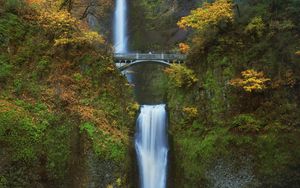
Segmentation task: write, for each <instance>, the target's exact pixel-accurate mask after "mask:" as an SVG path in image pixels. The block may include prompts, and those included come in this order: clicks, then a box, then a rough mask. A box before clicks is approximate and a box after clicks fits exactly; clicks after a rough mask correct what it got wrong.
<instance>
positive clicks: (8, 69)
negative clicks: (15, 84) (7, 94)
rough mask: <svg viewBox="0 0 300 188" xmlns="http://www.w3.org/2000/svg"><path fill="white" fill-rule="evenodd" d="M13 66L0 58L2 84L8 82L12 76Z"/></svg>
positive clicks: (0, 80)
mask: <svg viewBox="0 0 300 188" xmlns="http://www.w3.org/2000/svg"><path fill="white" fill-rule="evenodd" d="M12 68H13V66H12V65H11V64H9V63H7V62H5V61H3V60H1V58H0V82H2V83H3V82H6V81H7V79H8V78H9V77H10V76H11V74H12Z"/></svg>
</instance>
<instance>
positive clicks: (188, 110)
mask: <svg viewBox="0 0 300 188" xmlns="http://www.w3.org/2000/svg"><path fill="white" fill-rule="evenodd" d="M182 111H183V113H184V114H185V115H186V116H187V117H188V118H190V119H194V118H196V117H197V116H198V110H197V108H195V107H184V108H183V109H182Z"/></svg>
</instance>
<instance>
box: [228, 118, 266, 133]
mask: <svg viewBox="0 0 300 188" xmlns="http://www.w3.org/2000/svg"><path fill="white" fill-rule="evenodd" d="M232 125H233V126H234V127H237V128H238V129H239V130H241V131H243V132H258V131H259V130H260V128H261V126H262V123H261V121H259V120H257V119H256V118H255V117H254V116H253V115H251V114H240V115H238V116H236V117H234V118H233V121H232Z"/></svg>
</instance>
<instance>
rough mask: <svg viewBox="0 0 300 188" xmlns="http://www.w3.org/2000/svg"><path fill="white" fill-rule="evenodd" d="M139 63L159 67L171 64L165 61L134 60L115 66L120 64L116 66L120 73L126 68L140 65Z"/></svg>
mask: <svg viewBox="0 0 300 188" xmlns="http://www.w3.org/2000/svg"><path fill="white" fill-rule="evenodd" d="M141 63H157V64H161V65H164V66H170V65H171V63H170V62H169V61H165V60H152V59H151V60H150V59H149V60H134V61H132V62H130V63H122V62H121V63H117V66H118V64H120V66H118V68H119V70H120V71H123V70H126V69H127V68H129V67H132V66H134V65H137V64H141Z"/></svg>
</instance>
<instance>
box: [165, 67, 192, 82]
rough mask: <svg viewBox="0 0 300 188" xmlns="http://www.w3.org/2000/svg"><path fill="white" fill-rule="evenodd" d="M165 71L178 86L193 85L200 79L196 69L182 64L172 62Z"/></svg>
mask: <svg viewBox="0 0 300 188" xmlns="http://www.w3.org/2000/svg"><path fill="white" fill-rule="evenodd" d="M165 73H167V75H168V77H169V79H170V81H171V82H172V83H173V84H174V85H175V86H176V87H191V86H192V85H193V84H195V83H196V82H197V81H198V79H197V78H196V75H195V73H194V71H193V70H191V69H189V68H187V67H186V66H185V65H181V64H172V65H171V66H170V67H169V68H166V69H165Z"/></svg>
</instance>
